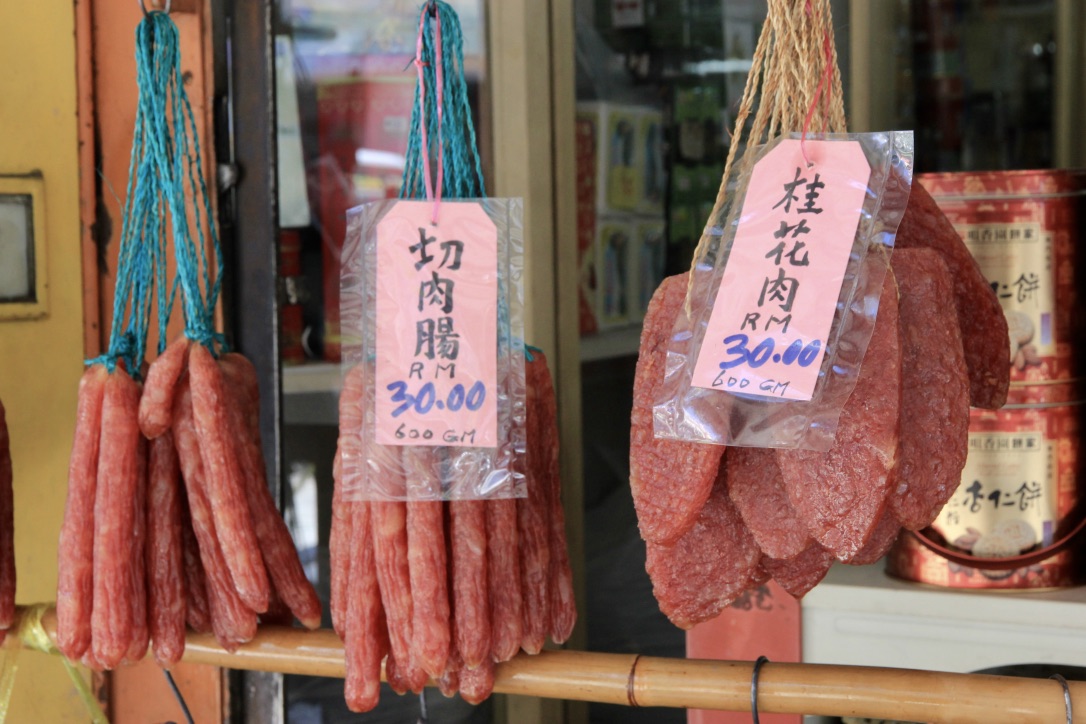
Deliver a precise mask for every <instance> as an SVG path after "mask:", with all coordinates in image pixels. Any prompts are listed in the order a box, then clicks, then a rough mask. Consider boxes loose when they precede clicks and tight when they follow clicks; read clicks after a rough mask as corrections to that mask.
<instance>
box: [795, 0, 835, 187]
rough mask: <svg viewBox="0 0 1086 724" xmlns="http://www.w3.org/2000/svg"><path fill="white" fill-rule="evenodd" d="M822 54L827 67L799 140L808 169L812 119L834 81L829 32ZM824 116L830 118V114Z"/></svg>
mask: <svg viewBox="0 0 1086 724" xmlns="http://www.w3.org/2000/svg"><path fill="white" fill-rule="evenodd" d="M810 12H811V2H810V0H807V14H810ZM822 52H823V54H824V55H825V56H826V67H825V70H823V71H822V77H821V78H819V79H818V88H817V89H815V96H814V99H813V100H812V101H811V107H810V108H808V109H807V118H806V119H805V120H804V121H803V135H802V136H800V139H799V150H800V152H801V153H802V154H803V160H804V162H806V164H807V168H810V167H811V166H813V165H814V164H813V163H811V159H810V158H808V157H807V144H806V141H807V131H809V130H810V128H811V119H812V118H813V117H814V112H815V109H816V108H818V102H819V100H820V99H821V98H822V89H823V88H825V87H828V86H829V84H830V83H831V82H832V81H833V48H832V47H831V46H830V33H829V31H827V30H824V31H823V32H822ZM823 115H824V117H828V113H825V114H823ZM823 125H825V124H823Z"/></svg>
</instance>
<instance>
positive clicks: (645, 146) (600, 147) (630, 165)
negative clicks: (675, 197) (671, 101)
mask: <svg viewBox="0 0 1086 724" xmlns="http://www.w3.org/2000/svg"><path fill="white" fill-rule="evenodd" d="M577 123H578V127H579V129H583V132H585V133H588V132H589V130H590V132H591V134H592V142H591V147H592V148H594V149H595V155H594V157H593V158H591V159H588V158H585V159H584V162H585V163H586V166H585V169H586V172H587V170H588V169H589V168H591V169H593V173H594V174H595V177H596V196H595V199H596V208H597V210H598V211H599V212H600V213H621V212H635V213H652V214H659V213H661V212H662V210H663V206H664V194H665V190H666V189H667V172H666V170H665V164H664V154H663V149H664V144H663V114H662V113H661V112H660V111H659V110H657V109H654V108H648V107H644V106H634V105H624V104H619V103H607V102H591V103H578V104H577ZM580 132H582V131H578V133H580ZM579 160H580V159H579ZM580 173H581V171H580V168H579V169H578V174H580Z"/></svg>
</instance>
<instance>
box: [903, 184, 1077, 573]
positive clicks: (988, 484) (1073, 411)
mask: <svg viewBox="0 0 1086 724" xmlns="http://www.w3.org/2000/svg"><path fill="white" fill-rule="evenodd" d="M920 182H921V183H922V184H923V185H924V186H925V188H927V189H928V190H929V191H930V192H931V194H932V196H933V197H934V198H935V200H936V201H937V203H938V204H939V207H940V209H942V210H943V212H944V213H945V214H946V215H947V217H948V219H949V220H950V222H951V223H952V224H953V225H954V227H955V229H957V230H958V233H959V234H961V236H962V238H963V239H964V240H965V243H966V245H967V246H968V247H969V249H970V251H971V252H972V253H973V256H974V258H976V260H977V262H978V264H979V266H980V268H981V271H982V272H983V273H984V275H985V277H986V278H987V279H988V280H989V282H991V284H992V288H993V289H994V290H995V292H996V294H997V295H998V296H999V298H1000V302H1001V303H1002V305H1003V308H1004V311H1005V312H1006V314H1007V322H1008V328H1009V331H1010V339H1009V348H1008V362H1009V364H1010V366H1011V370H1010V372H1011V389H1010V393H1009V395H1008V401H1007V405H1006V406H1005V407H1004V408H1003V409H1001V410H979V409H974V410H971V411H970V422H969V454H968V457H967V459H966V464H965V469H964V470H963V471H962V482H961V485H960V486H959V487H958V489H957V491H955V493H954V496H953V497H952V498H951V500H950V502H949V503H948V504H947V505H946V507H945V508H943V510H942V512H941V513H940V514H939V517H938V518H937V519H936V521H935V522H934V523H933V525H932V528H933V529H934V531H935V532H936V533H938V534H939V535H940V536H942V537H943V539H944V540H945V542H946V545H947V546H948V547H949V548H950V549H951V550H952V551H955V552H960V553H962V554H965V555H970V556H975V557H977V558H985V559H987V560H998V559H1004V558H1011V557H1016V556H1019V555H1022V554H1025V553H1028V552H1031V551H1038V550H1043V549H1045V548H1047V547H1048V546H1050V545H1052V544H1053V542H1055V541H1057V540H1058V539H1060V538H1061V536H1063V535H1064V534H1066V533H1067V532H1068V531H1069V530H1071V529H1072V528H1074V527H1075V525H1076V524H1077V523H1078V520H1079V519H1080V518H1081V516H1082V514H1083V512H1082V511H1081V510H1079V506H1078V503H1079V501H1080V500H1082V499H1086V490H1084V489H1083V487H1082V486H1083V484H1084V483H1086V481H1084V480H1083V476H1082V474H1081V469H1082V466H1081V463H1080V452H1079V447H1080V444H1081V443H1080V435H1081V433H1080V426H1081V424H1082V415H1083V411H1084V409H1086V406H1084V404H1083V400H1084V399H1086V393H1084V392H1083V390H1084V387H1086V386H1084V385H1083V384H1081V380H1079V379H1076V378H1078V377H1081V376H1082V375H1083V372H1082V367H1081V365H1082V363H1083V360H1082V358H1081V352H1082V350H1081V348H1080V347H1079V345H1081V337H1082V333H1083V322H1084V318H1086V315H1083V314H1082V311H1081V309H1080V305H1081V303H1082V300H1081V299H1080V298H1079V295H1078V293H1077V286H1078V284H1080V283H1081V280H1082V272H1083V270H1082V269H1081V265H1080V264H1078V265H1077V264H1076V263H1075V261H1076V260H1075V254H1076V248H1075V247H1076V245H1077V244H1078V242H1079V239H1080V238H1081V233H1080V232H1081V229H1082V227H1083V222H1084V221H1086V204H1084V203H1083V200H1084V198H1086V172H1079V171H1010V172H986V173H956V174H926V175H923V176H921V177H920ZM1076 266H1079V267H1080V268H1079V269H1076ZM887 571H888V572H889V573H890V574H891V575H895V576H898V577H900V578H905V579H909V580H914V581H920V582H923V583H931V584H935V585H941V586H953V587H959V588H1006V589H1017V588H1049V587H1058V586H1071V585H1078V584H1080V583H1084V582H1086V566H1083V565H1082V555H1081V547H1079V548H1078V549H1076V548H1074V547H1072V548H1069V549H1068V550H1065V551H1063V552H1059V553H1056V554H1055V555H1052V556H1050V557H1048V558H1045V559H1043V560H1039V561H1037V562H1035V563H1032V564H1030V565H1026V566H1022V567H1017V568H1015V567H1014V565H1013V564H1009V565H1007V566H1006V568H1005V569H1003V570H988V569H984V570H982V569H980V568H976V567H969V566H965V565H963V564H962V563H961V562H953V561H950V560H947V559H946V558H944V557H942V556H940V555H938V554H937V553H935V552H933V551H932V550H929V549H928V548H927V547H925V546H923V545H922V544H921V543H920V542H919V541H918V540H917V539H916V538H915V537H914V536H912V535H909V534H906V535H902V536H901V538H900V539H899V541H898V542H897V544H896V545H895V546H894V549H893V550H892V551H891V553H890V555H889V557H888V559H887Z"/></svg>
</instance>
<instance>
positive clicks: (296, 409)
mask: <svg viewBox="0 0 1086 724" xmlns="http://www.w3.org/2000/svg"><path fill="white" fill-rule="evenodd" d="M342 384H343V380H342V373H341V372H340V366H339V365H338V364H336V363H333V362H313V363H309V364H304V365H296V366H284V367H283V422H284V423H285V424H287V425H337V424H339V390H340V386H341V385H342Z"/></svg>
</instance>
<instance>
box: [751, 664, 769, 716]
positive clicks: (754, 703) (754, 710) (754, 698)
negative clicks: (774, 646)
mask: <svg viewBox="0 0 1086 724" xmlns="http://www.w3.org/2000/svg"><path fill="white" fill-rule="evenodd" d="M768 663H769V659H767V658H766V657H764V656H759V657H758V658H757V660H756V661H755V662H754V671H752V672H751V674H750V720H751V721H752V722H753V723H754V724H759V722H758V674H759V673H760V672H761V670H762V666H763V665H764V664H768Z"/></svg>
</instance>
